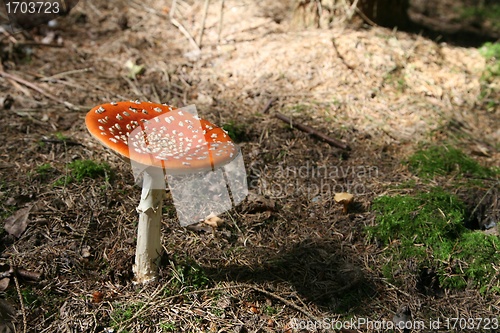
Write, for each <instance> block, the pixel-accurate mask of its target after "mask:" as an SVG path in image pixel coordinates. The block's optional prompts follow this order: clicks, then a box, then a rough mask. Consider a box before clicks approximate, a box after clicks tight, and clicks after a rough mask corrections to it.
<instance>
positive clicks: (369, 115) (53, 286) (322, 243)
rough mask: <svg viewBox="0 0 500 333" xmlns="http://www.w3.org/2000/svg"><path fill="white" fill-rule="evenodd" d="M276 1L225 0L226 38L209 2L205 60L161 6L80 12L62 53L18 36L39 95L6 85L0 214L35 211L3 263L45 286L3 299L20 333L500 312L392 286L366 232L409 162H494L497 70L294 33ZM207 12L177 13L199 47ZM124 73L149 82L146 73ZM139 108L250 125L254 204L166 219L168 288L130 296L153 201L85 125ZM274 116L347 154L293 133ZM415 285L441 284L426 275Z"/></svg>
mask: <svg viewBox="0 0 500 333" xmlns="http://www.w3.org/2000/svg"><path fill="white" fill-rule="evenodd" d="M267 6H268V4H266V3H265V2H254V1H225V7H224V19H223V25H222V29H221V30H220V35H219V19H220V16H219V14H220V7H219V5H218V4H215V3H214V4H212V5H211V6H210V8H209V12H208V16H207V21H206V24H205V26H206V28H205V31H204V34H203V40H202V45H203V47H202V50H201V52H198V51H197V50H196V49H194V47H193V45H192V43H190V42H189V41H188V40H187V39H186V37H185V36H184V35H183V34H182V33H181V32H180V30H179V29H178V28H176V27H175V26H174V25H172V24H171V23H170V19H169V16H168V15H169V11H170V10H171V8H170V7H168V6H167V5H165V4H164V3H161V2H155V1H148V0H147V1H142V2H138V1H130V2H127V3H126V5H125V4H124V3H122V2H119V1H116V2H106V1H93V2H82V3H80V4H79V5H78V6H77V7H76V8H75V9H74V10H73V12H72V13H71V15H70V16H69V17H67V18H64V19H62V20H61V21H60V24H59V26H58V27H57V28H55V29H54V30H53V32H54V33H55V39H54V41H53V43H52V44H51V45H47V46H43V45H36V46H32V45H31V46H30V45H29V44H30V43H32V42H37V43H38V42H40V40H41V39H42V38H43V37H46V36H47V35H48V33H49V32H47V31H44V29H43V28H40V29H38V31H37V32H36V33H35V34H34V35H33V38H35V40H34V41H29V40H27V39H26V38H25V37H23V36H22V35H15V36H14V38H15V39H16V40H17V41H18V42H19V44H18V45H17V46H16V47H14V48H12V49H9V48H8V47H7V46H6V45H7V44H6V43H7V40H3V44H2V47H3V51H2V52H3V53H2V59H3V71H5V72H7V73H9V74H12V75H15V76H16V77H17V78H22V79H24V80H27V81H29V82H33V83H35V84H36V85H37V86H38V87H39V88H40V89H41V90H43V92H45V94H43V93H40V91H35V90H33V89H31V88H28V87H27V86H26V85H25V84H23V83H22V82H21V81H19V80H17V81H16V79H15V78H14V79H13V78H9V77H5V76H3V77H2V78H0V89H1V94H2V95H1V97H3V98H5V97H6V96H7V95H10V96H11V97H12V99H13V104H12V107H11V108H10V109H5V108H4V109H2V110H0V114H1V116H2V122H1V123H0V133H1V136H2V140H3V145H2V146H1V147H0V156H1V160H0V174H1V180H0V200H1V206H2V215H1V218H2V219H5V218H6V217H8V216H10V215H12V214H13V212H15V211H17V210H18V209H20V208H23V207H25V206H32V209H31V211H30V214H29V224H28V227H27V229H26V231H25V232H24V233H23V234H22V235H21V237H20V238H19V239H15V238H14V237H13V236H10V235H8V234H7V233H6V232H4V231H3V229H0V231H1V234H0V237H1V243H0V251H1V259H0V262H1V263H4V264H6V265H7V264H9V265H10V264H13V265H16V266H18V267H21V268H23V269H26V270H29V271H33V272H39V273H41V274H42V277H41V279H40V280H39V281H29V279H20V281H19V282H20V284H19V287H18V288H17V287H16V285H15V283H13V282H14V281H10V284H9V286H8V287H7V288H6V290H5V291H4V292H3V293H2V298H3V299H4V300H5V301H6V302H7V303H8V304H9V305H10V306H11V307H12V308H13V312H14V314H15V325H16V328H17V331H20V330H22V327H23V325H24V324H23V314H24V315H25V316H26V324H27V325H28V329H27V331H28V332H35V331H36V332H56V331H68V332H70V331H77V332H103V331H105V329H107V328H110V327H112V328H113V329H114V330H115V332H116V331H120V330H122V331H125V330H126V331H129V332H161V331H164V332H168V331H174V332H179V331H184V332H205V331H206V332H275V331H276V332H291V327H292V324H293V323H294V321H293V319H294V318H299V319H311V318H316V319H319V320H321V319H324V318H329V319H331V320H334V319H338V320H349V319H351V318H369V319H371V320H375V319H377V320H387V321H390V320H392V318H393V315H394V314H395V313H396V312H397V311H398V310H399V309H400V308H401V307H402V306H407V307H409V309H410V310H411V313H412V315H413V318H415V319H422V320H423V319H425V320H426V321H428V320H429V319H437V318H446V317H452V316H457V314H458V315H459V316H460V317H464V318H475V317H486V316H490V315H491V313H498V310H499V309H498V304H499V299H498V295H489V296H481V295H479V293H478V292H477V291H476V290H474V289H472V288H471V289H467V290H465V291H448V290H447V291H443V292H442V293H434V292H432V293H427V294H426V293H424V292H421V290H422V288H419V287H418V286H417V283H414V282H415V281H411V282H410V281H409V283H408V285H402V286H395V285H392V284H390V283H389V282H387V281H386V280H385V279H384V278H382V273H381V271H380V267H381V262H380V260H382V259H381V258H380V257H379V256H378V255H379V253H380V251H381V248H380V247H379V246H377V244H373V243H372V242H368V241H367V240H366V239H365V237H366V235H365V232H364V228H365V226H367V225H370V224H372V223H373V220H374V214H373V213H372V212H370V202H371V201H372V200H373V198H375V197H376V196H379V195H382V194H388V193H398V192H401V191H403V190H399V189H398V188H397V187H396V186H397V185H399V184H401V183H403V182H405V181H407V180H412V179H413V180H415V181H416V182H417V183H418V182H419V180H418V179H417V178H416V177H415V176H413V175H412V174H411V173H410V172H409V171H408V170H407V168H406V167H405V166H404V165H402V164H401V160H402V159H404V158H405V157H407V156H408V155H409V154H410V153H411V152H413V151H414V150H415V149H417V148H418V145H419V143H420V142H428V143H441V142H444V141H451V142H453V143H454V144H456V145H457V146H459V147H460V148H462V149H463V150H464V151H466V152H467V153H471V154H472V153H476V154H478V155H480V156H477V159H478V160H479V161H480V162H481V163H482V164H484V165H488V166H494V165H495V163H498V160H499V151H498V148H499V147H498V140H499V136H500V131H499V129H498V126H497V124H498V123H499V117H498V111H497V110H496V109H493V110H492V109H488V108H487V107H486V105H485V104H483V100H480V99H479V95H480V92H481V75H482V73H483V71H484V69H485V66H486V63H485V60H484V58H483V57H481V56H480V54H479V52H478V51H477V50H476V49H469V48H461V47H451V46H449V45H446V44H437V43H435V42H433V41H431V40H428V39H425V38H422V37H419V36H415V35H411V34H407V33H399V32H397V33H396V32H394V33H393V32H391V31H390V30H386V29H382V28H373V29H370V30H362V31H357V30H350V29H344V28H341V27H338V28H334V29H331V30H314V31H294V30H293V29H289V27H288V26H287V22H286V21H283V22H281V23H280V24H278V23H276V22H275V21H274V20H273V19H272V18H270V17H268V15H266V14H265V13H266V9H267V8H268V7H267ZM202 13H203V6H202V3H196V4H192V5H190V4H187V3H185V2H179V7H178V8H177V12H176V16H175V17H176V18H177V21H178V22H180V23H182V24H183V26H184V27H185V28H186V29H187V30H188V31H190V32H191V34H192V35H193V36H194V38H195V40H196V39H197V38H198V37H199V31H200V22H201V20H200V17H201V15H202ZM58 41H59V42H60V43H61V44H60V45H58V44H57V43H58ZM129 60H130V61H132V63H135V64H137V65H143V66H144V72H143V73H141V74H138V75H137V76H136V77H135V78H134V77H132V76H131V75H130V74H131V71H130V69H128V68H127V66H126V63H127V61H129ZM47 93H49V94H51V95H48V94H47ZM271 98H277V101H276V102H275V103H274V104H273V106H272V108H271V109H270V110H269V111H268V112H266V113H264V112H263V109H264V107H265V105H266V104H267V103H268V101H269V100H270V99H271ZM485 98H486V100H488V99H490V100H493V101H495V100H498V95H493V96H491V95H490V96H486V97H485ZM129 99H141V100H152V101H155V102H165V101H166V102H168V103H170V104H172V105H176V106H184V105H189V104H196V106H197V108H198V110H199V113H200V115H202V116H203V117H205V118H207V119H208V120H210V121H212V122H214V123H216V124H220V125H222V124H233V125H232V126H233V127H234V126H237V127H238V128H239V130H240V132H242V134H243V135H241V137H240V138H241V139H242V140H241V142H240V145H241V148H242V151H243V153H244V157H245V163H246V167H247V172H248V175H249V185H250V192H251V195H250V196H249V198H248V200H247V201H246V202H245V203H243V204H242V205H240V206H238V207H236V208H234V209H233V210H231V211H230V212H228V213H226V214H224V215H223V216H222V217H223V218H224V219H225V220H226V222H227V223H226V225H225V226H224V227H222V228H220V229H218V230H217V231H215V232H212V231H211V230H207V229H206V228H198V229H195V230H191V229H185V228H181V227H180V226H179V225H178V222H177V220H176V217H175V211H174V210H173V209H170V208H168V205H167V209H165V211H164V221H163V222H164V224H163V235H164V238H163V245H164V248H165V250H166V255H165V258H164V265H163V266H162V269H161V278H160V279H159V281H158V283H155V284H152V285H148V286H145V287H142V286H135V285H133V284H132V282H131V279H132V276H131V266H132V263H133V256H134V246H135V225H136V220H137V216H136V212H135V206H136V205H137V202H138V198H139V194H140V189H139V188H137V187H136V186H135V185H134V184H133V177H132V174H131V172H130V167H129V166H128V165H127V164H126V163H125V162H123V161H122V160H120V158H119V157H117V156H115V155H112V154H111V153H109V151H107V150H106V149H104V148H103V147H101V146H100V145H99V144H97V142H96V141H95V140H93V139H92V138H91V137H90V135H89V134H88V133H87V130H86V128H85V126H84V122H83V119H84V116H85V113H86V112H87V110H89V109H90V108H92V107H93V106H95V105H97V104H100V103H103V102H108V101H112V100H129ZM61 101H64V102H66V105H65V104H63V103H61ZM68 102H69V103H71V105H68V104H67V103H68ZM276 111H279V112H282V113H284V114H286V115H288V116H290V117H292V118H293V119H294V121H300V122H303V123H305V124H308V125H310V126H314V127H315V128H316V129H318V130H319V131H321V132H323V133H325V134H328V135H330V136H332V137H335V138H337V139H341V140H343V141H345V142H347V143H348V144H349V145H350V147H351V151H349V152H348V153H342V152H340V151H339V150H338V149H336V148H334V147H331V146H329V145H328V144H326V143H323V142H320V141H317V140H315V139H314V138H311V137H309V136H307V135H306V134H304V133H302V132H300V131H297V130H295V129H290V127H289V126H288V125H287V124H284V123H282V122H280V121H279V120H277V119H276V118H275V117H274V116H273V113H274V112H276ZM481 152H482V153H481ZM485 152H486V153H485ZM79 159H82V160H86V159H91V160H95V161H98V162H106V163H108V164H109V165H110V166H111V174H110V175H109V179H106V178H105V177H97V178H95V179H91V178H86V179H85V180H84V181H82V182H69V183H65V181H64V179H65V176H67V175H68V174H69V173H70V170H69V169H68V167H67V165H68V163H69V162H71V161H74V160H79ZM44 165H49V167H43V169H46V171H45V172H44V173H40V167H41V166H44ZM497 165H498V164H497ZM61 180H62V181H61ZM341 191H349V192H352V193H354V194H355V195H356V204H355V206H354V207H353V210H352V211H351V213H350V214H348V215H344V214H342V208H341V207H340V206H339V205H337V204H335V202H334V200H333V194H334V193H335V192H341ZM168 200H169V201H168V203H169V204H170V207H171V199H168ZM2 225H3V224H2ZM417 282H419V283H420V284H423V285H424V287H425V288H431V289H432V288H433V283H434V282H433V281H432V276H430V277H426V276H423V277H422V278H421V281H417ZM211 288H215V289H211ZM425 288H424V289H425ZM205 289H207V290H205ZM18 291H19V293H20V294H21V297H22V299H23V307H22V306H21V304H20V301H19V297H18ZM184 292H192V293H191V294H187V295H184V296H182V295H181V294H183V293H184ZM0 305H1V306H2V309H3V307H4V302H3V301H2V303H0ZM22 309H23V310H22ZM4 312H6V311H4V310H2V311H1V312H0V314H2V318H5V316H3V313H4ZM3 320H5V319H3ZM310 331H314V330H312V329H311V330H310ZM363 331H368V330H366V329H364V330H363ZM421 331H426V330H421ZM108 332H109V330H108Z"/></svg>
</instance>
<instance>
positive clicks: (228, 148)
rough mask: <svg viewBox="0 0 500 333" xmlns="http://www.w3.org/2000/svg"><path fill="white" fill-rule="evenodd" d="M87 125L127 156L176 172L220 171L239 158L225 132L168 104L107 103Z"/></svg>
mask: <svg viewBox="0 0 500 333" xmlns="http://www.w3.org/2000/svg"><path fill="white" fill-rule="evenodd" d="M85 124H86V125H87V128H88V130H89V132H90V134H92V136H94V137H95V138H97V139H98V140H99V141H100V142H101V143H102V144H103V145H105V146H106V147H108V148H110V149H112V150H113V151H115V152H117V153H119V154H120V155H122V156H124V157H125V158H127V159H130V160H131V161H134V162H136V163H140V164H143V165H146V166H155V167H161V168H164V169H166V170H167V171H170V172H172V173H179V172H182V173H183V172H197V171H204V170H214V169H215V168H216V167H218V166H221V165H224V164H226V163H228V162H230V161H231V160H233V158H235V157H236V156H237V154H238V148H237V146H236V145H235V144H234V143H233V142H232V140H231V138H230V137H229V135H228V134H227V133H226V132H225V131H224V130H223V129H222V128H220V127H218V126H216V125H214V124H212V123H210V122H209V121H207V120H204V119H201V118H199V117H198V116H195V115H192V114H190V113H189V112H187V111H182V110H179V109H176V108H174V107H172V106H169V105H165V104H157V103H152V102H139V101H130V102H117V103H116V102H113V103H109V104H103V105H99V106H96V107H95V108H93V109H92V110H90V111H89V112H88V113H87V116H86V117H85Z"/></svg>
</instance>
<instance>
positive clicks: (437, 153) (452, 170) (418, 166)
mask: <svg viewBox="0 0 500 333" xmlns="http://www.w3.org/2000/svg"><path fill="white" fill-rule="evenodd" d="M408 166H409V168H410V170H411V171H412V172H413V173H415V174H416V175H417V176H419V177H422V178H427V179H428V178H433V177H434V176H436V175H441V176H445V175H451V174H457V175H469V176H474V177H479V178H481V177H494V176H495V175H496V174H497V172H496V171H495V170H492V169H489V168H486V167H484V166H481V165H480V164H479V163H477V162H476V161H475V160H474V159H472V158H470V157H469V156H467V155H466V154H464V153H463V152H462V151H461V150H459V149H456V148H453V147H451V146H433V147H430V148H427V149H423V150H419V151H417V152H415V154H413V155H412V156H411V157H410V158H409V159H408Z"/></svg>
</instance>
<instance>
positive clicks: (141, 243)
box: [85, 101, 239, 282]
mask: <svg viewBox="0 0 500 333" xmlns="http://www.w3.org/2000/svg"><path fill="white" fill-rule="evenodd" d="M85 124H86V125H87V128H88V130H89V132H90V133H91V134H92V136H94V137H95V138H96V139H98V140H99V141H100V142H101V143H102V144H103V145H104V146H106V147H108V148H110V149H111V150H113V151H115V152H117V153H119V154H120V155H122V156H123V157H124V158H126V159H127V160H129V161H130V162H131V163H132V164H133V166H135V167H137V166H139V168H140V169H141V170H142V171H143V183H142V193H141V200H140V203H139V206H138V207H137V212H138V213H139V225H138V232H137V248H136V256H135V265H134V267H133V271H134V274H135V279H136V282H147V281H150V280H152V279H154V278H155V276H156V274H157V269H158V259H159V257H160V254H161V252H162V247H161V238H160V236H161V212H162V200H163V198H164V196H165V174H167V175H183V174H193V173H197V172H202V171H214V170H215V169H216V168H219V167H221V166H224V165H226V164H227V163H229V162H231V161H232V160H233V159H235V157H236V156H237V155H238V154H239V150H238V147H237V146H236V145H235V144H234V143H233V142H232V140H231V139H230V137H229V136H228V135H227V133H226V132H224V130H222V129H221V128H220V127H217V126H215V125H214V124H212V123H210V122H208V121H207V120H204V119H201V118H199V117H198V116H195V115H192V114H191V113H189V112H186V111H182V110H179V109H176V108H174V107H172V106H168V105H165V104H156V103H151V102H139V101H130V102H118V103H116V102H113V103H109V104H103V105H100V106H97V107H95V108H93V109H92V110H90V111H89V112H88V113H87V116H86V118H85ZM194 222H196V221H194Z"/></svg>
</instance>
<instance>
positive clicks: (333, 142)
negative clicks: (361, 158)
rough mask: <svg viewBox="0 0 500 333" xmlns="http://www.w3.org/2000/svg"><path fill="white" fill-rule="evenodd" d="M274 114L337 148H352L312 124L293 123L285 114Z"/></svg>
mask: <svg viewBox="0 0 500 333" xmlns="http://www.w3.org/2000/svg"><path fill="white" fill-rule="evenodd" d="M274 116H275V117H276V118H278V119H280V120H282V121H284V122H285V123H287V124H289V125H290V126H291V127H296V128H298V129H299V130H301V131H303V132H306V133H308V134H309V135H311V136H314V137H316V138H318V139H320V140H323V141H325V142H326V143H328V144H329V145H331V146H335V147H337V148H340V149H344V150H350V149H351V148H349V146H348V145H347V144H346V143H344V142H342V141H340V140H337V139H334V138H331V137H329V136H328V135H326V134H323V133H320V132H318V131H317V130H315V129H314V128H312V127H310V126H307V125H304V124H300V123H295V124H293V123H292V119H290V118H288V117H287V116H285V115H284V114H281V113H279V112H276V113H275V114H274Z"/></svg>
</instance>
